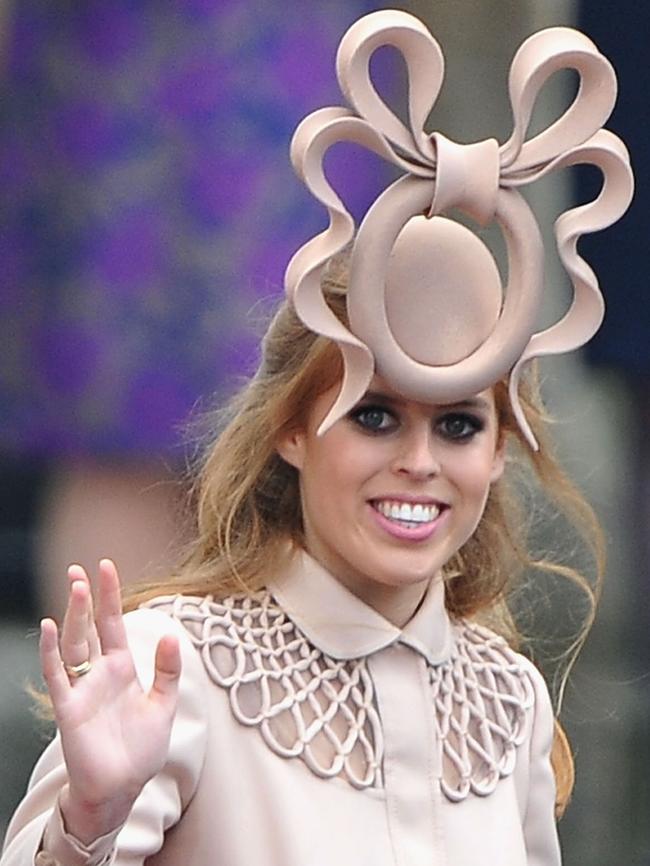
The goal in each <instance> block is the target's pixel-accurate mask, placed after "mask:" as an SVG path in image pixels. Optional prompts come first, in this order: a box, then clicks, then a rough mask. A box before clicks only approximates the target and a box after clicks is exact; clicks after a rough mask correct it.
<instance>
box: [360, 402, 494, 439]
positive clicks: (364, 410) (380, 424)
mask: <svg viewBox="0 0 650 866" xmlns="http://www.w3.org/2000/svg"><path fill="white" fill-rule="evenodd" d="M348 417H349V418H350V419H351V420H352V421H353V423H354V424H356V425H357V426H358V427H360V428H361V429H362V430H363V431H364V432H366V433H377V434H381V433H390V432H392V431H393V430H396V429H397V428H398V427H399V425H400V419H399V417H398V415H397V413H396V412H395V411H394V410H393V409H389V408H387V407H386V406H382V405H381V404H379V403H367V404H365V405H364V404H362V405H360V406H357V407H356V408H354V409H353V410H352V411H351V412H350V413H349V415H348ZM485 423H486V422H485V419H484V418H483V417H482V415H480V414H475V413H473V412H468V411H460V410H453V411H451V410H450V411H448V412H444V413H442V414H441V415H438V416H437V417H435V418H434V419H433V429H434V431H435V432H436V433H437V434H438V435H439V436H441V437H442V438H443V439H445V440H447V441H449V442H458V443H462V442H467V441H469V440H470V439H472V437H473V436H475V435H476V434H477V433H480V432H481V431H482V430H484V429H485Z"/></svg>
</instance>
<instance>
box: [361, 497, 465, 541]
mask: <svg viewBox="0 0 650 866" xmlns="http://www.w3.org/2000/svg"><path fill="white" fill-rule="evenodd" d="M369 504H370V506H371V508H372V512H373V514H374V516H375V519H376V521H377V523H378V525H379V526H380V527H381V528H382V529H384V530H385V531H386V532H388V533H389V534H390V535H392V536H394V537H396V538H400V539H409V540H411V541H424V540H425V539H427V538H429V536H430V535H432V534H433V532H435V530H436V528H437V527H438V525H439V523H440V520H441V517H442V516H443V515H444V513H445V512H446V511H447V510H448V506H447V505H445V504H444V503H442V502H433V501H428V502H406V501H404V500H403V499H401V500H396V499H371V500H370V501H369Z"/></svg>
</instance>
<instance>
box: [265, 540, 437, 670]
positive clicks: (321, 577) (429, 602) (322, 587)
mask: <svg viewBox="0 0 650 866" xmlns="http://www.w3.org/2000/svg"><path fill="white" fill-rule="evenodd" d="M268 589H269V590H270V592H271V594H272V595H273V597H274V598H275V599H276V601H277V602H278V603H279V604H280V606H281V607H282V608H283V609H284V610H285V611H286V613H287V614H288V615H289V616H290V617H291V619H292V620H293V622H294V623H295V624H296V625H297V626H298V627H299V628H300V630H301V631H302V632H303V633H304V634H305V635H306V636H307V637H308V638H309V640H310V641H311V643H313V644H314V646H316V647H317V648H318V649H319V650H321V652H323V653H325V654H326V655H328V656H331V657H332V658H335V659H340V660H341V659H353V658H361V657H363V656H367V655H370V654H371V653H374V652H377V651H378V650H381V649H383V648H384V647H387V646H390V645H391V644H395V643H402V644H405V645H406V646H409V647H411V648H412V649H414V650H415V651H416V652H418V653H420V654H421V655H422V656H424V658H425V659H426V660H427V661H428V662H429V663H430V664H432V665H437V664H440V663H441V662H443V661H446V659H447V658H449V655H450V653H451V648H452V632H451V624H450V622H449V616H448V614H447V611H446V609H445V587H444V583H443V581H442V580H440V579H436V580H433V581H431V583H430V584H429V587H428V589H427V591H426V594H425V596H424V598H423V600H422V602H421V604H420V606H419V607H418V610H417V611H416V613H415V614H414V616H413V617H412V618H411V619H410V620H409V621H408V622H407V623H406V625H405V626H404V627H403V628H401V629H400V628H398V627H397V626H395V625H393V624H392V623H391V622H389V621H388V620H387V619H384V617H383V616H382V615H381V614H379V613H377V611H376V610H374V609H373V608H372V607H369V606H368V605H367V604H365V603H364V602H363V601H361V599H359V598H357V596H356V595H354V594H353V593H352V592H350V590H348V589H347V588H346V587H345V586H343V584H342V583H340V582H339V581H338V580H337V579H336V578H335V577H333V576H332V575H331V574H330V573H329V572H328V571H327V570H326V569H325V568H323V567H322V566H321V565H320V564H319V563H318V562H316V560H315V559H313V558H312V557H311V556H309V554H307V553H306V552H305V551H299V552H296V554H295V555H294V556H293V557H292V559H291V560H290V562H289V565H288V567H287V568H286V569H285V570H284V571H283V573H282V575H281V576H280V577H278V578H275V579H274V580H272V581H270V583H269V586H268Z"/></svg>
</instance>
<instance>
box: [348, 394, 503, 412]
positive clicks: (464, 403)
mask: <svg viewBox="0 0 650 866" xmlns="http://www.w3.org/2000/svg"><path fill="white" fill-rule="evenodd" d="M361 400H362V401H377V402H378V403H390V404H391V405H393V406H400V405H402V404H403V403H404V402H406V401H405V400H404V398H403V397H401V396H400V395H397V394H385V393H383V392H382V391H366V393H365V394H364V395H363V397H362V398H361ZM436 405H437V406H440V407H442V408H444V409H475V410H479V411H483V412H489V411H490V410H491V408H492V405H491V404H490V403H489V402H488V401H487V400H486V399H485V398H484V397H470V398H468V399H467V400H459V401H458V402H457V403H439V404H436Z"/></svg>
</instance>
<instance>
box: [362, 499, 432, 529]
mask: <svg viewBox="0 0 650 866" xmlns="http://www.w3.org/2000/svg"><path fill="white" fill-rule="evenodd" d="M374 506H375V508H376V509H377V511H379V512H381V514H383V515H384V517H388V518H389V519H390V520H399V521H400V522H403V523H431V522H432V521H434V520H435V519H436V517H437V516H438V515H439V514H440V508H439V507H438V506H437V505H422V504H421V503H419V502H418V503H416V504H414V505H411V504H410V503H409V502H392V501H390V500H387V499H381V500H376V501H375V502H374Z"/></svg>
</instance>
